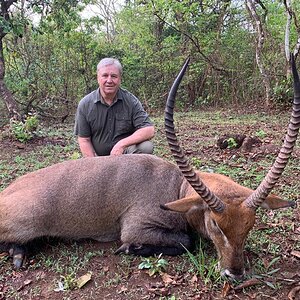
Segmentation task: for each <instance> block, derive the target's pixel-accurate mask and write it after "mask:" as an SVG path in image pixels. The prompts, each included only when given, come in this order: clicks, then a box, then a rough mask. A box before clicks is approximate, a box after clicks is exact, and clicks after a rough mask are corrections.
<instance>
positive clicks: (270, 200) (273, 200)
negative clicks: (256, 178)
mask: <svg viewBox="0 0 300 300" xmlns="http://www.w3.org/2000/svg"><path fill="white" fill-rule="evenodd" d="M296 206H297V203H296V202H295V201H287V200H283V199H281V198H280V197H278V196H276V195H274V194H270V195H269V196H268V197H267V198H266V200H265V201H264V202H263V203H262V204H261V207H262V208H265V209H279V208H288V207H292V208H295V207H296Z"/></svg>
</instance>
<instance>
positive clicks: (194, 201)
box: [165, 56, 300, 279]
mask: <svg viewBox="0 0 300 300" xmlns="http://www.w3.org/2000/svg"><path fill="white" fill-rule="evenodd" d="M188 63H189V60H187V61H186V62H185V64H184V65H183V67H182V69H181V71H180V73H179V74H178V76H177V78H176V79H175V81H174V83H173V85H172V87H171V90H170V92H169V95H168V99H167V103H166V109H165V131H166V136H167V140H168V143H169V147H170V149H171V152H172V154H173V157H174V159H175V161H176V163H177V165H178V167H179V168H180V170H181V172H182V173H183V175H184V176H185V178H186V179H187V181H188V182H189V183H190V185H191V186H192V187H193V189H194V191H193V193H192V194H191V195H189V196H187V197H186V198H182V199H179V200H177V201H173V202H170V203H167V204H166V205H165V206H166V208H167V209H170V210H173V211H178V212H184V213H186V214H187V217H188V216H193V215H194V216H195V214H198V220H199V221H198V223H199V225H198V228H196V229H197V230H198V231H199V232H202V233H204V234H206V235H207V236H208V237H209V238H210V239H211V240H212V241H213V243H214V245H215V247H216V249H217V253H218V257H219V266H220V269H221V274H222V275H225V276H229V277H231V278H234V279H241V278H242V277H243V275H244V272H245V270H244V258H243V252H244V244H245V241H246V238H247V236H248V233H249V231H250V230H251V229H252V228H253V226H254V223H255V214H256V210H257V208H258V207H260V206H261V207H264V208H268V209H277V208H284V207H291V206H294V205H295V203H294V202H291V201H285V200H282V199H280V198H279V197H278V196H276V195H273V194H270V192H271V190H272V189H273V187H274V186H275V184H276V182H277V181H278V179H279V177H280V176H281V174H282V172H283V170H284V168H285V166H286V164H287V162H288V159H289V157H290V155H291V153H292V150H293V147H294V145H295V143H296V140H297V135H298V132H299V127H300V81H299V76H298V73H297V70H296V66H295V60H294V57H293V56H292V57H291V64H292V71H293V77H294V101H293V110H292V115H291V118H290V122H289V125H288V130H287V134H286V136H285V139H284V143H283V145H282V147H281V149H280V151H279V154H278V156H277V158H276V159H275V162H274V164H273V166H272V167H271V168H270V170H269V172H268V173H267V175H266V176H265V178H264V179H263V181H262V182H261V184H260V185H259V186H258V187H257V189H256V190H255V191H253V190H251V189H248V188H246V187H242V186H240V185H238V184H237V183H235V182H234V181H232V180H231V179H229V178H228V177H226V176H223V175H220V174H214V175H212V176H213V178H212V179H207V177H208V175H207V174H206V175H205V176H204V174H203V173H202V172H198V171H194V169H193V168H192V166H191V165H190V163H189V162H188V159H187V158H186V156H185V153H184V152H183V150H182V149H181V147H180V145H179V142H178V140H177V137H176V134H175V128H174V120H173V109H174V105H175V96H176V92H177V89H178V86H179V84H180V82H181V80H182V77H183V75H184V73H185V71H186V68H187V66H188ZM203 216H204V217H203ZM192 219H193V220H195V219H197V218H196V217H194V218H192ZM200 219H202V220H200ZM196 223H197V222H196ZM193 225H195V224H193ZM194 227H197V224H196V226H194ZM203 227H204V229H203Z"/></svg>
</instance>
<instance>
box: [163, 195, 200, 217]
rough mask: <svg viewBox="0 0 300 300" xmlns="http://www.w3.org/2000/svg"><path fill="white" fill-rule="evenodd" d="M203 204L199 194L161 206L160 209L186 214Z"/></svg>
mask: <svg viewBox="0 0 300 300" xmlns="http://www.w3.org/2000/svg"><path fill="white" fill-rule="evenodd" d="M201 203H202V198H201V197H200V196H199V195H198V194H193V195H191V196H188V197H185V198H181V199H178V200H175V201H172V202H169V203H166V204H161V205H160V207H161V208H162V209H165V210H172V211H176V212H181V213H186V212H188V211H189V210H190V209H191V208H192V207H193V206H198V205H200V204H201Z"/></svg>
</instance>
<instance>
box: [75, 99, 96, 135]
mask: <svg viewBox="0 0 300 300" xmlns="http://www.w3.org/2000/svg"><path fill="white" fill-rule="evenodd" d="M86 114H87V113H86V111H85V109H84V103H83V102H82V101H80V102H79V104H78V107H77V111H76V116H75V126H74V134H75V135H77V136H80V137H90V136H91V135H92V131H91V127H90V124H89V123H88V121H87V116H86Z"/></svg>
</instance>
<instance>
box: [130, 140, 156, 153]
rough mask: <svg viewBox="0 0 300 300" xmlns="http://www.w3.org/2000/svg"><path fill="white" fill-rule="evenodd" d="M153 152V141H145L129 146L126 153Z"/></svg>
mask: <svg viewBox="0 0 300 300" xmlns="http://www.w3.org/2000/svg"><path fill="white" fill-rule="evenodd" d="M140 153H145V154H152V153H153V143H152V142H151V141H145V142H142V143H140V144H136V145H131V146H129V147H127V148H126V149H125V151H124V154H140Z"/></svg>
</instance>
